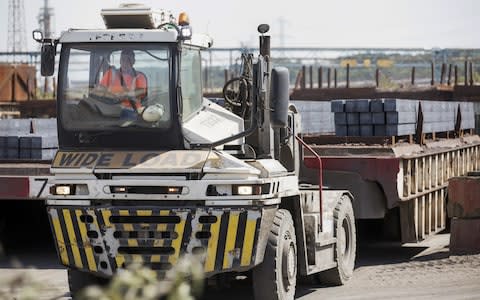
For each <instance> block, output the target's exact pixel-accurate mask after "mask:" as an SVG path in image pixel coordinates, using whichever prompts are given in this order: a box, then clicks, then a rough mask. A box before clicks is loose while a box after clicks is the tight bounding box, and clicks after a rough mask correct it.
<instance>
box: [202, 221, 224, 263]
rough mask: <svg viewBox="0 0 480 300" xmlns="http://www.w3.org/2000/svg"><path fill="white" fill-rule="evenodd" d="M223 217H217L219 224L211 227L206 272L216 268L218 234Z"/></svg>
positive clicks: (216, 223)
mask: <svg viewBox="0 0 480 300" xmlns="http://www.w3.org/2000/svg"><path fill="white" fill-rule="evenodd" d="M220 220H221V215H217V222H215V223H213V224H211V225H210V233H211V236H210V239H209V240H208V248H207V259H206V260H205V272H211V271H213V269H214V268H215V258H216V254H217V245H218V233H219V231H220Z"/></svg>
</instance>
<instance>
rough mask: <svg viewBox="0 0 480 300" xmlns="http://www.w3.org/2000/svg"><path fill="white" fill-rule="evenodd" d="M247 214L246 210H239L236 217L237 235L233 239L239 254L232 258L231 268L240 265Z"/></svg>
mask: <svg viewBox="0 0 480 300" xmlns="http://www.w3.org/2000/svg"><path fill="white" fill-rule="evenodd" d="M247 216H248V212H247V211H244V212H241V213H240V216H239V217H238V230H237V237H236V239H235V249H239V250H240V256H239V257H236V258H235V259H234V260H233V265H232V267H233V268H235V267H239V266H240V262H241V257H242V249H243V240H244V239H245V226H247Z"/></svg>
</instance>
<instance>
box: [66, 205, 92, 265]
mask: <svg viewBox="0 0 480 300" xmlns="http://www.w3.org/2000/svg"><path fill="white" fill-rule="evenodd" d="M82 213H84V211H83V210H82ZM70 216H71V218H72V224H73V231H74V232H75V239H76V240H77V247H78V251H79V252H80V258H81V261H82V266H83V268H84V269H87V270H88V261H87V253H86V252H85V245H84V244H83V237H82V235H81V233H80V227H78V226H79V224H78V219H77V212H76V211H75V209H70ZM85 238H86V239H87V237H85Z"/></svg>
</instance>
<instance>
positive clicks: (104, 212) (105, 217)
mask: <svg viewBox="0 0 480 300" xmlns="http://www.w3.org/2000/svg"><path fill="white" fill-rule="evenodd" d="M111 216H112V212H111V211H109V210H105V209H104V210H102V217H103V223H105V226H106V227H112V223H110V217H111ZM97 226H98V224H97Z"/></svg>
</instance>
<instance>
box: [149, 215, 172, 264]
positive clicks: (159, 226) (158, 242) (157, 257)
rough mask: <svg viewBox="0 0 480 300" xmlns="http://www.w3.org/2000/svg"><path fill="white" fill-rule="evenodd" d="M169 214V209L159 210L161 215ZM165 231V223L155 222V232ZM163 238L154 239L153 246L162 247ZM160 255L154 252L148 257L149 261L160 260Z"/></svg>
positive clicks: (155, 261)
mask: <svg viewBox="0 0 480 300" xmlns="http://www.w3.org/2000/svg"><path fill="white" fill-rule="evenodd" d="M169 214H170V211H168V210H161V211H160V215H161V216H168V215H169ZM164 231H167V224H157V232H164ZM163 244H164V243H163V239H155V241H154V242H153V247H163ZM160 258H161V256H160V255H158V254H154V255H152V256H151V257H150V261H151V262H152V263H157V262H160Z"/></svg>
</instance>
